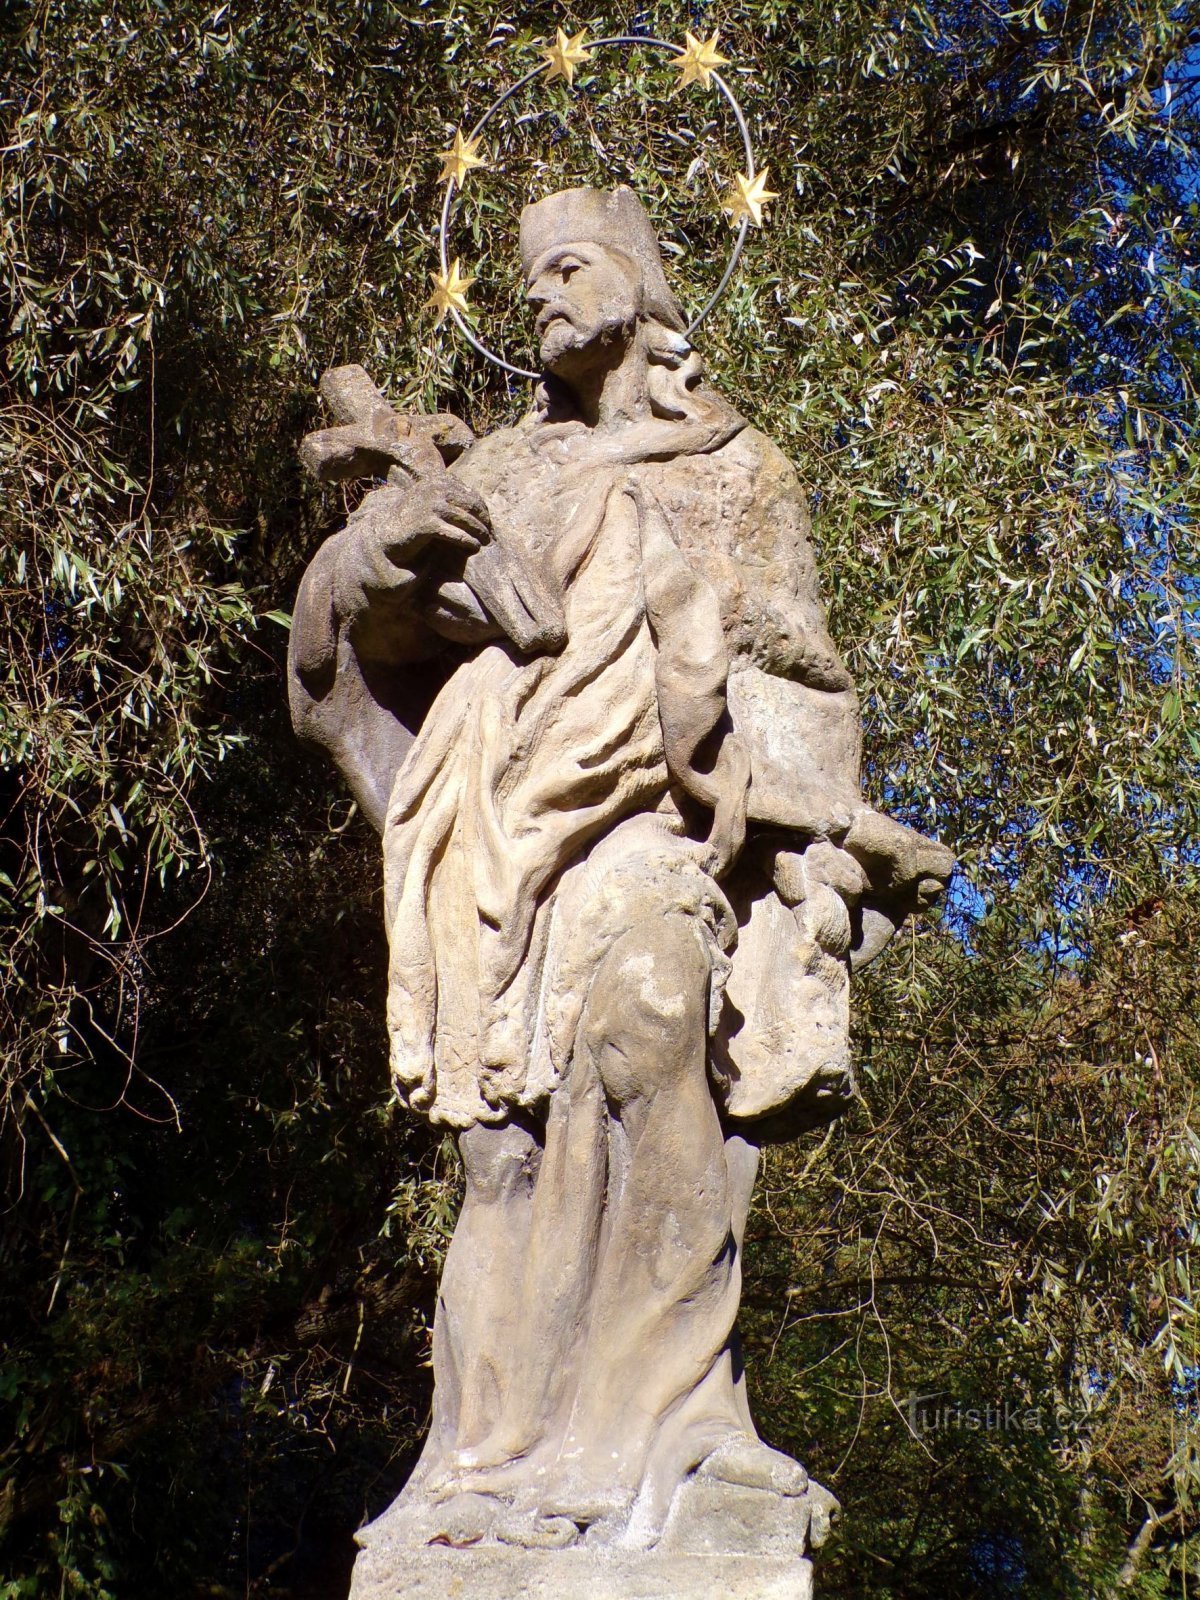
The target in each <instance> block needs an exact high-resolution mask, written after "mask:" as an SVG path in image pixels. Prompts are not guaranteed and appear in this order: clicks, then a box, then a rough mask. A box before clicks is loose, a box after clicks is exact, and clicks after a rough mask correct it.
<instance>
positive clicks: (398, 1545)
mask: <svg viewBox="0 0 1200 1600" xmlns="http://www.w3.org/2000/svg"><path fill="white" fill-rule="evenodd" d="M836 1505H837V1502H836V1501H835V1500H834V1499H833V1497H832V1495H830V1494H828V1493H827V1492H826V1491H825V1490H824V1489H822V1488H820V1486H819V1485H817V1484H811V1485H810V1486H809V1489H808V1491H807V1493H805V1494H802V1495H799V1496H786V1495H781V1494H776V1493H774V1492H772V1491H769V1490H763V1489H750V1488H745V1487H739V1486H735V1485H732V1484H727V1483H719V1482H715V1481H710V1480H705V1479H702V1478H692V1479H689V1480H688V1481H687V1482H686V1483H685V1484H684V1485H683V1486H682V1487H681V1490H680V1492H679V1494H677V1496H676V1500H675V1504H674V1506H673V1507H672V1512H671V1515H670V1517H669V1518H668V1519H667V1524H666V1526H665V1528H664V1529H663V1532H662V1537H661V1538H660V1539H659V1540H658V1542H657V1544H655V1545H654V1547H653V1548H652V1549H649V1550H636V1549H630V1548H629V1547H628V1546H625V1547H622V1546H621V1545H620V1544H619V1543H611V1544H610V1543H600V1542H591V1541H588V1542H585V1543H581V1544H575V1545H571V1546H569V1547H568V1548H565V1549H544V1548H543V1549H537V1548H528V1547H524V1546H521V1545H517V1544H511V1543H504V1542H501V1541H500V1540H497V1539H494V1538H486V1539H481V1540H479V1541H478V1542H475V1543H471V1544H467V1545H465V1546H462V1547H455V1546H454V1545H453V1544H450V1543H446V1542H443V1541H439V1542H435V1543H418V1542H416V1540H415V1539H414V1534H415V1533H416V1530H417V1528H418V1527H419V1526H420V1522H419V1520H418V1518H415V1517H414V1516H413V1512H412V1508H411V1507H405V1505H404V1503H403V1497H402V1499H401V1501H399V1502H397V1504H396V1505H395V1506H394V1507H392V1508H391V1510H389V1511H385V1512H384V1514H383V1516H382V1517H380V1518H379V1519H378V1521H376V1522H375V1523H373V1524H372V1525H371V1526H370V1527H369V1528H364V1529H363V1530H362V1532H361V1533H360V1534H359V1543H360V1544H361V1545H362V1546H363V1549H362V1552H361V1554H360V1555H359V1557H358V1560H357V1561H356V1562H355V1565H354V1577H353V1580H352V1582H351V1585H350V1600H812V1594H813V1567H812V1562H811V1561H810V1560H808V1559H806V1555H807V1552H808V1551H809V1550H811V1549H812V1547H813V1545H814V1544H819V1543H821V1542H822V1540H823V1538H824V1535H825V1532H826V1531H827V1529H828V1524H829V1521H830V1519H831V1517H832V1516H833V1515H835V1514H836ZM425 1531H426V1532H427V1533H428V1531H429V1529H428V1527H427V1528H426V1529H425Z"/></svg>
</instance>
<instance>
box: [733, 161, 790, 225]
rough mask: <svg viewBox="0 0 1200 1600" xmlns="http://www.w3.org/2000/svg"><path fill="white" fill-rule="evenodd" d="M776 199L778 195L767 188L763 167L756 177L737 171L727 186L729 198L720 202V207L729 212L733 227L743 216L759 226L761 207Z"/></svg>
mask: <svg viewBox="0 0 1200 1600" xmlns="http://www.w3.org/2000/svg"><path fill="white" fill-rule="evenodd" d="M778 199H779V196H778V195H777V194H776V193H775V192H774V191H773V190H771V189H768V188H767V169H766V167H764V168H763V169H762V171H761V172H760V173H759V174H758V176H757V177H756V178H748V177H747V176H746V175H745V173H744V172H739V173H738V175H737V177H736V178H735V179H734V180H733V182H732V183H731V184H730V186H729V198H728V199H727V200H724V201H723V202H722V205H721V209H722V210H723V211H728V212H729V221H730V223H731V224H732V225H733V227H735V228H736V227H737V225H738V223H739V222H740V221H741V220H742V218H743V217H749V218H750V221H751V222H752V223H753V224H754V226H755V227H756V228H761V227H762V220H763V219H762V208H763V207H764V206H766V205H770V203H771V201H772V200H778Z"/></svg>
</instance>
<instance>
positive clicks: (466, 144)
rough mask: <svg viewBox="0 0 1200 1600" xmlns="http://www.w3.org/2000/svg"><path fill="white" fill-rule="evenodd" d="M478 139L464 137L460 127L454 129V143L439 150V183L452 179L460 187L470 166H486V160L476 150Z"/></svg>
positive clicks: (448, 181)
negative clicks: (440, 172)
mask: <svg viewBox="0 0 1200 1600" xmlns="http://www.w3.org/2000/svg"><path fill="white" fill-rule="evenodd" d="M479 144H480V141H479V140H478V139H464V138H463V135H462V129H461V128H458V129H456V130H455V134H454V143H453V144H452V145H451V146H450V148H449V150H439V151H438V160H439V161H440V162H441V163H442V175H441V177H440V178H439V180H438V181H439V183H450V182H451V181H453V182H454V183H456V184H457V185H458V187H459V188H460V189H461V188H462V181H463V179H464V178H465V177H466V175H467V173H468V172H470V170H471V168H472V167H486V166H487V162H486V161H485V160H484V159H483V157H482V156H481V155H478V154H477V153H476V152H477V151H478V149H479Z"/></svg>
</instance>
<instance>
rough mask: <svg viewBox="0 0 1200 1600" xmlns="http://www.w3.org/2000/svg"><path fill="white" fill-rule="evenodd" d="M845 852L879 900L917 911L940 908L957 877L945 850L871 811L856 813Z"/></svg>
mask: <svg viewBox="0 0 1200 1600" xmlns="http://www.w3.org/2000/svg"><path fill="white" fill-rule="evenodd" d="M842 848H843V849H844V850H846V851H848V852H849V854H850V855H852V856H853V857H854V859H855V860H856V861H857V862H859V863H860V865H861V866H862V868H863V870H864V871H865V872H866V874H867V877H868V879H869V881H870V884H871V888H872V889H873V890H874V892H875V893H876V895H879V896H884V897H886V898H888V899H894V900H897V901H902V902H905V903H906V904H907V906H909V907H910V908H911V909H912V910H914V911H924V910H927V909H928V908H929V907H930V906H932V905H934V904H936V902H937V901H938V900H939V899H940V898H941V896H942V894H943V893H944V891H945V888H946V885H947V883H948V882H949V881H950V874H951V873H952V872H953V871H954V856H953V854H952V853H951V852H950V851H949V850H947V849H946V846H945V845H944V844H939V843H938V842H937V840H936V839H927V838H926V837H925V835H924V834H923V833H918V832H917V830H916V829H915V828H909V827H906V826H905V824H904V823H902V822H896V821H895V820H894V819H893V818H892V817H888V816H885V815H884V814H883V812H881V811H872V810H871V809H870V808H868V807H864V808H863V809H862V810H861V811H859V812H856V814H855V816H854V820H853V822H852V823H851V824H850V831H849V833H848V834H847V835H846V837H845V839H844V840H842Z"/></svg>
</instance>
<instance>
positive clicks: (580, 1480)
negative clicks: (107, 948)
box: [290, 191, 952, 1600]
mask: <svg viewBox="0 0 1200 1600" xmlns="http://www.w3.org/2000/svg"><path fill="white" fill-rule="evenodd" d="M522 249H523V258H524V264H525V269H526V278H527V294H528V299H529V302H530V305H531V307H532V309H533V311H534V313H535V318H536V321H535V326H536V330H537V334H538V337H539V339H540V341H541V353H542V360H543V363H544V367H545V377H544V380H543V382H542V383H541V385H540V386H539V387H538V390H537V394H536V397H535V406H534V409H533V411H532V413H531V414H530V415H529V416H528V417H527V418H526V419H525V420H524V421H523V422H521V423H519V424H518V425H517V426H515V427H512V428H506V429H501V430H499V431H498V432H496V433H493V434H491V435H489V436H488V437H486V438H482V439H474V438H473V437H472V435H471V434H470V432H469V430H467V429H466V428H465V427H464V426H463V425H462V424H460V423H458V422H457V420H456V419H454V418H447V417H405V416H400V415H398V414H396V413H395V412H393V411H392V410H391V408H390V407H388V405H387V403H386V401H385V400H384V399H383V397H382V395H380V394H379V393H378V391H377V390H376V389H375V388H374V385H373V384H372V383H371V381H370V379H369V378H368V377H367V375H366V374H365V373H364V372H362V370H361V369H360V368H340V369H337V370H336V371H335V372H334V373H332V374H329V375H327V378H326V380H325V382H324V384H323V390H322V392H323V394H324V395H325V397H326V399H327V401H328V403H329V405H330V408H331V410H332V411H333V412H334V417H335V420H336V422H337V426H335V427H333V428H329V429H326V430H323V431H322V432H320V433H318V434H315V435H310V436H309V438H308V440H306V442H305V446H304V451H303V457H304V460H305V463H306V465H307V466H308V467H309V468H310V470H312V471H314V472H315V473H317V474H318V476H321V477H323V478H326V479H328V480H331V481H332V480H339V479H345V478H346V477H348V476H349V477H353V476H356V475H359V474H366V475H370V476H376V477H378V476H384V475H386V479H387V482H386V483H385V484H384V485H383V486H381V487H377V488H374V489H372V490H371V491H370V492H369V493H367V494H366V496H365V497H364V499H363V500H362V503H361V504H360V506H359V508H358V509H357V510H356V511H355V512H354V514H353V515H352V516H351V517H350V519H349V521H348V522H347V524H346V526H345V527H344V528H343V529H342V530H341V531H340V532H338V533H336V534H334V535H333V537H332V538H330V539H329V540H327V541H326V543H325V544H324V545H323V546H322V547H321V549H320V550H319V551H318V552H317V554H316V556H315V557H314V559H313V561H312V562H311V564H310V566H309V569H308V571H307V573H306V574H305V578H304V581H303V584H302V586H301V590H300V594H299V597H298V599H297V603H296V608H295V615H294V619H293V628H292V644H291V663H290V666H291V671H290V691H291V703H292V711H293V719H294V722H295V725H296V728H297V730H298V732H299V733H300V734H301V736H302V737H304V738H305V739H306V740H308V741H309V742H311V743H313V744H315V745H317V746H318V747H320V748H322V749H323V750H324V751H325V752H326V753H327V754H328V755H329V756H331V757H332V759H333V760H334V761H336V762H337V764H338V765H339V767H340V768H341V770H342V772H343V773H344V775H345V777H346V779H347V781H348V783H349V785H350V787H351V789H352V791H353V793H354V794H355V796H356V797H357V799H358V800H359V802H360V804H361V805H362V807H363V810H364V812H365V813H366V815H367V816H368V817H369V818H370V820H371V821H372V822H373V823H374V824H375V826H376V827H377V828H378V830H379V831H380V834H381V836H382V841H383V860H384V880H385V891H386V894H385V905H386V916H387V923H388V933H389V941H390V950H391V961H390V970H389V990H388V1009H387V1023H388V1031H389V1036H390V1044H391V1064H392V1074H393V1080H394V1083H395V1088H396V1093H397V1096H398V1098H399V1099H400V1100H401V1102H402V1103H403V1104H404V1105H406V1106H407V1107H408V1108H409V1109H410V1110H412V1111H413V1112H414V1113H416V1114H419V1115H422V1116H424V1117H426V1118H428V1119H429V1121H430V1122H432V1123H433V1124H434V1125H436V1126H441V1127H443V1128H446V1129H449V1130H451V1131H452V1132H453V1134H454V1136H455V1138H456V1139H457V1142H458V1148H459V1151H460V1154H461V1157H462V1161H463V1165H464V1169H465V1174H466V1193H465V1201H464V1205H463V1209H462V1213H461V1216H460V1218H459V1221H458V1225H457V1228H456V1231H455V1235H454V1239H453V1242H452V1245H451V1248H450V1251H449V1255H448V1258H447V1261H446V1266H445V1271H444V1273H443V1279H442V1283H441V1286H440V1292H439V1300H438V1307H437V1315H436V1320H435V1327H434V1375H435V1395H434V1413H433V1421H432V1426H431V1429H430V1434H429V1439H428V1443H427V1445H426V1448H425V1451H424V1454H423V1455H422V1458H421V1460H420V1462H419V1463H418V1465H417V1467H416V1469H415V1471H414V1472H413V1474H412V1477H411V1478H410V1480H409V1482H408V1484H407V1485H406V1487H405V1489H404V1491H403V1493H402V1494H401V1496H400V1497H399V1499H398V1500H397V1501H396V1502H395V1504H394V1505H393V1506H392V1507H391V1508H390V1509H389V1510H388V1511H387V1512H386V1513H385V1514H384V1515H383V1516H382V1517H381V1518H379V1519H378V1520H377V1521H376V1522H375V1523H373V1524H372V1525H371V1526H370V1527H369V1528H368V1529H365V1530H364V1531H363V1534H362V1536H361V1538H362V1542H363V1545H364V1551H363V1555H362V1556H361V1558H360V1561H359V1565H358V1567H357V1569H356V1576H355V1590H354V1593H355V1595H356V1596H358V1597H360V1600H362V1597H366V1596H368V1595H370V1596H375V1595H380V1596H382V1595H385V1594H387V1595H389V1596H390V1595H400V1594H404V1595H410V1594H411V1595H417V1594H423V1593H430V1594H434V1593H436V1594H438V1595H448V1594H454V1593H459V1592H461V1593H463V1594H464V1595H466V1594H476V1593H478V1594H480V1595H488V1596H491V1595H507V1594H510V1593H512V1594H518V1593H520V1594H542V1593H545V1594H546V1595H551V1594H553V1595H555V1596H562V1595H569V1594H574V1593H579V1594H581V1595H582V1594H587V1595H588V1596H589V1597H591V1596H602V1595H607V1594H610V1593H611V1594H612V1595H614V1596H615V1595H618V1594H619V1595H621V1596H622V1600H632V1597H634V1596H640V1595H646V1596H651V1595H658V1594H664V1595H665V1594H671V1595H687V1596H690V1595H695V1596H697V1597H699V1596H708V1595H710V1594H711V1595H714V1596H715V1595H717V1594H720V1595H729V1596H741V1595H745V1596H747V1597H751V1596H759V1595H763V1596H766V1595H776V1594H779V1595H783V1594H787V1595H800V1594H807V1593H808V1592H809V1588H808V1585H809V1583H810V1569H809V1565H808V1562H807V1560H806V1556H807V1554H808V1552H809V1551H810V1550H811V1549H812V1548H813V1547H815V1546H816V1545H818V1544H819V1543H820V1542H821V1540H822V1539H823V1537H824V1535H825V1532H826V1531H827V1529H828V1525H829V1522H830V1520H831V1517H832V1515H833V1511H834V1509H835V1506H834V1502H833V1501H832V1498H831V1497H830V1496H828V1495H827V1494H826V1493H825V1491H824V1490H822V1489H820V1488H819V1486H817V1485H809V1483H808V1479H807V1475H806V1473H805V1472H804V1469H803V1468H802V1467H801V1466H799V1465H798V1464H797V1463H796V1462H794V1461H792V1460H790V1459H789V1458H788V1457H786V1456H783V1455H781V1454H779V1453H778V1452H776V1451H774V1450H771V1449H770V1448H769V1447H768V1446H767V1445H766V1444H765V1443H763V1442H762V1441H761V1440H760V1439H759V1437H758V1434H757V1432H756V1430H755V1428H754V1424H753V1422H752V1420H751V1416H750V1411H749V1407H748V1404H747V1401H746V1394H745V1383H744V1377H743V1374H742V1370H741V1363H740V1357H739V1352H738V1345H737V1338H736V1332H735V1327H734V1324H735V1318H736V1313H737V1306H738V1299H739V1295H740V1288H741V1248H742V1236H743V1232H744V1228H745V1223H746V1217H747V1212H748V1209H749V1204H750V1197H751V1191H752V1188H753V1183H754V1175H755V1168H756V1164H757V1155H758V1145H759V1143H761V1142H762V1140H764V1139H766V1138H783V1137H790V1136H791V1135H792V1134H794V1133H795V1132H797V1131H799V1130H800V1129H803V1128H806V1127H812V1126H815V1125H817V1124H819V1123H821V1122H822V1121H827V1120H828V1119H829V1118H830V1117H833V1116H836V1115H837V1114H838V1113H839V1112H840V1110H841V1109H842V1107H843V1106H844V1105H845V1103H846V1101H847V1097H848V1095H849V1092H850V1087H851V1076H850V1064H849V1053H848V1022H849V974H850V970H851V967H852V966H853V965H856V964H861V963H862V962H863V961H865V960H869V959H870V958H871V957H872V956H873V955H874V954H875V953H877V951H878V950H879V949H881V948H882V946H883V945H884V944H885V943H886V941H887V939H888V938H889V937H890V936H891V934H892V933H893V932H894V931H895V928H896V927H897V926H898V925H899V924H900V923H901V922H902V921H903V919H904V917H905V916H906V915H908V914H909V913H910V912H912V911H915V910H919V909H921V908H922V907H923V906H925V905H927V904H929V903H931V902H932V900H934V899H935V898H936V896H937V895H938V894H939V893H940V891H941V888H942V887H943V886H944V883H945V880H946V877H947V874H948V873H949V871H950V867H951V864H952V863H951V858H950V856H949V854H948V852H946V851H945V850H944V849H943V848H942V847H941V846H940V845H937V844H934V843H932V842H931V841H929V840H926V839H923V838H922V837H921V836H920V835H919V834H916V833H914V832H913V831H912V830H910V829H908V828H905V827H902V826H901V825H899V824H898V823H895V822H893V821H891V820H890V819H889V818H887V817H885V816H882V815H881V814H879V813H878V812H875V811H873V810H872V809H871V808H870V807H868V806H867V805H865V803H864V802H863V800H862V796H861V790H860V786H859V721H858V708H857V701H856V699H855V695H854V689H853V684H852V683H851V680H850V677H849V675H848V674H847V672H846V669H845V667H844V666H843V664H842V662H841V661H840V659H839V657H838V654H837V651H836V649H835V647H834V645H833V642H832V641H831V639H830V638H829V635H828V632H827V629H826V626H825V618H824V612H823V608H822V604H821V599H820V594H819V590H818V585H817V575H816V565H815V560H814V557H813V552H812V548H811V545H810V542H809V537H808V518H807V512H806V509H805V505H804V500H803V496H802V495H801V492H800V488H799V485H798V483H797V480H796V475H795V473H794V472H793V470H792V468H791V466H790V465H789V463H788V462H787V460H786V459H785V458H784V456H783V455H782V454H781V453H780V452H779V450H778V449H777V448H776V447H775V446H774V445H773V444H772V443H771V441H770V440H769V439H767V438H766V437H764V436H763V435H762V434H761V433H758V432H757V431H756V430H754V429H753V428H750V427H749V426H748V425H747V424H746V423H745V421H744V420H743V419H742V418H741V417H740V416H739V415H738V414H737V412H736V411H735V410H733V408H732V407H731V406H730V405H729V404H728V402H727V401H725V400H724V399H723V398H721V397H720V396H719V395H717V394H716V393H715V392H713V391H712V390H711V389H709V388H707V387H706V386H705V385H704V383H703V381H702V372H701V367H700V360H699V357H698V355H697V354H696V352H695V351H693V350H692V349H691V347H690V345H689V344H688V342H687V340H686V338H685V337H684V335H683V333H682V331H681V329H682V318H681V317H680V315H679V312H678V307H677V306H676V304H675V302H674V299H673V297H672V296H671V293H670V290H669V288H668V286H667V282H666V277H665V274H664V272H663V269H662V263H661V259H660V258H659V255H658V250H657V245H656V242H655V240H654V237H653V233H652V232H651V230H650V225H649V222H648V221H647V219H646V217H645V214H644V213H643V212H642V210H641V208H640V205H639V203H638V202H637V201H636V199H635V198H634V197H633V196H632V195H631V194H629V193H628V191H618V192H617V193H616V194H615V195H603V194H598V193H595V192H593V191H570V192H568V193H567V194H565V195H559V196H551V197H549V198H548V199H547V200H545V201H541V202H539V203H538V205H537V206H535V207H532V208H529V209H528V210H527V212H526V214H525V218H524V219H523V225H522ZM454 1585H459V1587H458V1588H456V1587H454ZM539 1586H540V1587H539Z"/></svg>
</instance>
